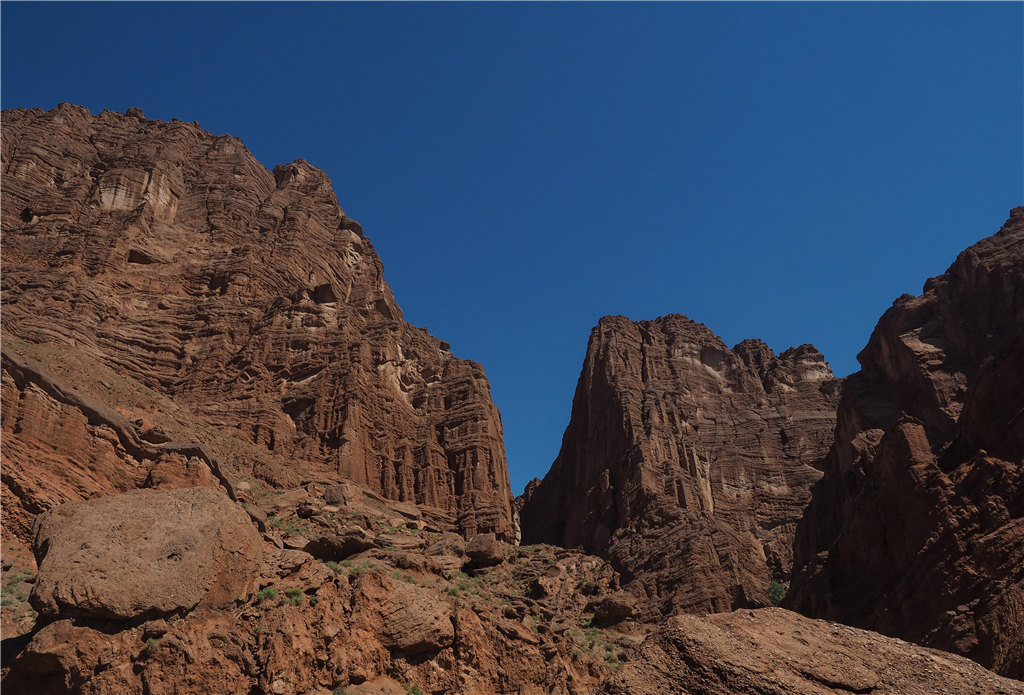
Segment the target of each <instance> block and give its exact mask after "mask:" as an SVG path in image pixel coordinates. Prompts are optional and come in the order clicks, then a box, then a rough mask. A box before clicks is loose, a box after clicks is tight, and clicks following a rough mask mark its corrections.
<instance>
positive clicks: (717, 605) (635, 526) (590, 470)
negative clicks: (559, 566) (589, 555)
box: [521, 315, 840, 617]
mask: <svg viewBox="0 0 1024 695" xmlns="http://www.w3.org/2000/svg"><path fill="white" fill-rule="evenodd" d="M839 391H840V381H839V380H838V379H836V378H835V377H833V375H832V372H831V370H830V369H829V367H828V364H827V363H826V362H825V360H824V358H823V356H822V355H821V353H819V352H818V351H817V350H816V349H814V347H812V346H810V345H804V346H801V347H798V348H791V349H789V350H787V351H785V352H783V353H782V354H781V355H775V354H774V353H773V352H772V350H771V349H770V348H769V347H768V346H767V345H765V344H764V343H762V342H760V341H757V340H745V341H743V342H742V343H740V344H738V345H736V346H735V347H734V348H733V349H732V350H730V349H729V348H728V347H726V345H725V344H724V343H723V342H722V340H721V339H720V338H718V337H717V336H716V335H714V334H713V333H712V332H711V331H710V330H708V329H707V328H706V327H705V326H704V325H702V324H699V323H695V322H694V321H691V320H690V319H688V318H686V317H685V316H679V315H672V316H665V317H662V318H659V319H657V320H655V321H640V322H633V321H630V320H629V319H627V318H625V317H622V316H614V317H605V318H603V319H601V321H600V323H599V324H598V325H597V327H596V328H594V330H593V332H592V333H591V336H590V343H589V345H588V347H587V355H586V359H585V360H584V364H583V371H582V373H581V375H580V379H579V383H578V385H577V387H576V396H575V398H574V400H573V408H572V417H571V419H570V423H569V426H568V427H567V428H566V431H565V434H564V436H563V439H562V448H561V451H560V452H559V455H558V458H557V459H556V460H555V462H554V464H553V465H552V467H551V471H550V472H549V473H548V474H547V476H545V478H544V480H543V482H542V483H541V484H540V485H533V486H531V488H530V490H529V492H530V495H529V498H528V499H526V500H524V505H523V508H522V511H521V517H522V527H523V542H525V543H530V542H536V541H544V542H548V543H555V544H560V545H563V546H565V547H576V546H581V547H583V548H584V549H586V550H587V551H588V552H593V553H595V554H600V555H602V556H603V557H606V558H608V559H609V560H610V561H611V562H612V564H613V566H615V567H616V569H618V570H619V571H620V572H622V573H623V580H624V582H625V583H626V586H625V588H626V589H627V590H628V591H630V592H631V593H632V594H633V595H634V596H636V597H637V598H638V599H639V600H640V604H641V606H643V610H644V611H645V615H647V616H649V617H652V616H656V615H661V614H670V613H678V612H705V611H712V612H718V611H727V610H731V609H733V608H737V607H744V606H751V605H767V604H768V595H767V590H768V587H769V584H770V581H771V580H772V579H776V580H780V581H786V580H788V577H789V573H790V570H791V567H792V551H791V548H792V541H793V533H794V530H795V528H796V523H797V521H798V520H799V518H800V515H801V514H802V512H803V508H804V506H805V505H806V504H807V501H808V500H809V498H810V488H811V486H812V485H813V484H814V483H815V481H817V480H818V479H819V478H820V477H821V472H820V470H819V469H820V466H821V464H822V459H823V458H824V456H825V454H826V453H827V451H828V446H829V444H830V442H831V440H832V430H833V426H834V423H835V408H836V404H837V402H838V399H839Z"/></svg>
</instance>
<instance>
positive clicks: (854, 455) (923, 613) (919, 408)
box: [788, 208, 1024, 678]
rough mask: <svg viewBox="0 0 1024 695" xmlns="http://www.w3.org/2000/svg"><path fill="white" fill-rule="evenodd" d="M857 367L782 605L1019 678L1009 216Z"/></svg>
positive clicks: (1023, 594) (1020, 437)
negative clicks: (967, 659) (952, 654)
mask: <svg viewBox="0 0 1024 695" xmlns="http://www.w3.org/2000/svg"><path fill="white" fill-rule="evenodd" d="M858 359H859V360H860V363H861V367H862V369H861V371H859V372H857V373H856V374H853V375H851V376H850V377H848V378H847V380H846V386H845V388H844V394H843V398H842V401H841V403H840V406H839V412H838V421H837V424H836V435H835V443H834V445H833V447H832V449H831V451H830V452H829V456H828V459H827V463H826V467H825V476H824V478H823V479H822V480H821V482H820V484H819V485H818V486H817V488H816V489H815V491H814V495H813V500H812V502H811V504H810V505H809V507H808V509H807V512H806V514H805V516H804V519H803V521H802V522H801V524H800V527H799V529H798V533H797V538H796V546H795V562H796V566H797V567H798V568H799V569H800V572H798V573H797V574H796V576H795V578H794V582H793V586H792V589H791V592H790V594H791V595H790V597H789V598H788V605H791V606H793V607H794V608H796V609H798V610H800V611H802V612H804V613H806V614H807V615H810V616H812V617H821V618H828V619H831V620H838V621H842V622H845V623H848V624H850V625H855V626H857V627H863V628H867V629H871V630H877V631H879V632H882V633H884V634H887V635H892V636H896V637H901V638H903V639H908V640H911V641H914V642H917V643H920V644H924V645H927V646H933V647H937V648H941V649H946V650H949V651H952V652H955V653H958V654H962V655H965V656H968V657H970V658H972V659H975V660H976V661H978V662H979V663H981V664H982V665H984V666H989V667H991V668H993V669H994V670H996V671H997V672H999V673H1002V674H1004V675H1009V676H1011V677H1014V678H1024V608H1022V606H1024V521H1022V517H1024V208H1016V209H1014V210H1013V211H1012V212H1011V217H1010V219H1009V220H1008V221H1007V223H1006V224H1005V225H1004V226H1003V228H1002V230H1000V232H999V233H998V234H996V235H994V236H992V237H989V238H988V239H984V240H982V241H980V242H978V243H977V244H975V245H974V246H972V247H970V248H969V249H967V250H966V251H964V252H963V253H961V254H960V255H959V256H958V257H957V260H956V261H955V262H954V263H953V265H952V266H950V268H949V270H947V271H946V273H945V274H943V275H941V276H939V277H937V278H932V279H931V280H929V281H928V282H927V283H926V284H925V287H924V294H923V295H921V296H920V297H912V296H910V295H903V296H902V297H900V298H899V299H897V300H896V301H895V302H894V303H893V306H892V307H891V308H890V309H889V310H888V311H886V312H885V314H884V315H883V316H882V318H881V320H880V321H879V322H878V326H877V327H876V328H875V331H874V333H873V334H872V335H871V339H870V341H868V344H867V347H865V348H864V350H863V351H862V352H861V353H860V355H858Z"/></svg>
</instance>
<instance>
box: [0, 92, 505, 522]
mask: <svg viewBox="0 0 1024 695" xmlns="http://www.w3.org/2000/svg"><path fill="white" fill-rule="evenodd" d="M0 136H2V153H0V154H2V157H0V165H2V170H3V186H2V196H3V198H2V206H0V210H2V218H0V229H2V233H3V237H2V244H3V266H4V272H3V279H2V290H3V338H4V346H5V349H7V354H8V355H9V356H15V357H16V356H17V355H19V354H20V355H21V356H22V357H23V358H24V359H27V360H30V361H32V362H33V364H37V365H39V366H40V367H41V368H44V369H46V370H49V372H51V373H53V374H55V375H57V376H63V377H66V378H68V379H70V383H72V384H73V386H74V388H75V389H77V392H78V393H79V394H81V395H84V396H87V397H89V398H92V399H94V400H96V401H98V402H100V403H101V404H103V405H105V406H106V407H107V408H108V409H112V410H113V411H116V412H118V413H120V414H121V415H122V416H124V418H126V419H127V421H128V422H129V423H132V425H131V428H134V431H133V432H131V433H128V432H117V431H116V429H117V428H116V427H112V425H111V422H110V418H106V419H104V418H97V417H95V416H94V415H93V414H91V412H92V411H90V412H86V411H89V408H86V409H85V410H82V408H80V407H79V406H78V405H75V404H71V403H68V402H65V401H66V399H61V398H60V397H58V396H57V395H55V394H54V393H52V392H48V391H47V389H46V388H40V386H39V385H38V384H36V383H35V382H34V381H32V379H26V378H14V377H12V376H11V375H9V374H8V375H6V376H5V377H4V391H3V393H4V402H3V428H4V430H3V433H4V456H5V461H4V464H5V465H4V472H3V485H4V488H3V493H4V496H5V504H4V509H3V515H4V517H3V520H4V527H5V533H7V532H11V533H14V534H15V535H18V536H19V537H21V538H22V539H23V540H24V539H25V538H26V536H27V533H28V528H29V527H30V525H31V519H32V517H33V516H34V515H35V514H38V513H40V512H41V511H43V510H45V509H48V508H49V507H51V506H53V505H54V504H57V503H60V502H65V501H71V500H76V499H85V498H89V497H93V496H97V495H105V494H111V493H113V492H123V491H125V490H128V489H132V488H134V487H139V486H141V485H143V484H145V483H146V480H147V478H149V477H151V476H152V475H155V474H154V467H156V466H161V465H162V466H164V468H166V467H167V466H169V465H172V464H169V463H163V464H162V463H160V461H161V457H166V456H167V455H170V454H171V453H172V452H166V451H157V450H156V449H154V448H153V447H152V446H147V447H143V448H138V447H137V446H136V447H134V448H133V447H132V446H131V444H130V442H129V441H128V439H131V438H132V437H136V438H138V439H141V440H144V441H145V442H148V444H150V445H152V444H166V443H168V442H190V443H193V444H195V445H197V446H199V445H201V446H202V447H205V448H204V449H203V451H204V452H205V453H204V454H203V456H200V458H201V459H202V460H203V461H205V462H206V464H207V467H210V464H211V463H212V459H214V458H216V459H217V460H218V462H219V464H218V466H216V467H217V468H218V469H219V470H220V472H221V473H223V475H224V476H227V478H230V479H231V480H236V481H237V480H238V479H240V478H242V477H247V478H251V479H253V480H255V481H260V483H261V484H265V485H267V486H270V487H276V488H290V487H294V486H297V485H300V484H305V483H310V482H318V483H323V484H329V483H332V482H338V481H341V480H349V481H353V482H355V483H358V484H359V485H361V486H363V487H365V488H367V489H369V490H371V491H374V492H376V493H378V494H380V495H382V496H384V497H386V498H388V499H393V500H399V501H404V502H409V503H415V504H419V505H424V506H426V507H430V508H432V509H434V510H436V513H437V514H438V515H440V516H444V517H446V522H447V523H448V524H449V525H450V526H452V527H454V528H456V529H458V530H459V531H460V532H461V533H463V534H464V535H466V536H472V535H474V534H476V533H486V532H493V533H496V534H498V536H499V537H501V538H505V539H514V538H515V535H516V526H515V519H514V511H513V508H512V497H511V494H510V490H509V483H508V474H507V469H506V462H505V454H504V444H503V438H502V429H501V419H500V416H499V414H498V411H497V409H496V408H495V406H494V404H493V403H492V402H491V399H490V395H489V385H488V383H487V379H486V377H485V375H484V371H483V369H482V368H481V367H480V365H478V364H476V363H473V362H469V361H466V360H460V359H456V358H454V357H453V356H452V355H451V352H450V346H449V345H448V344H447V343H445V342H443V341H441V340H438V339H437V338H434V337H433V336H431V335H430V334H428V333H427V331H426V330H425V329H422V328H415V327H413V326H410V325H409V324H407V323H405V322H404V321H403V320H402V313H401V310H400V309H399V307H398V305H397V303H396V302H395V298H394V297H393V296H392V293H391V290H390V288H389V287H388V285H387V283H386V282H385V281H384V278H383V265H382V263H381V261H380V259H379V258H378V256H377V254H376V253H375V251H374V249H373V246H372V245H371V243H370V241H369V239H367V238H366V237H365V236H364V235H363V232H362V229H361V227H360V225H359V224H358V223H356V222H355V221H353V220H351V219H349V218H348V217H346V216H345V214H344V212H343V211H342V210H341V208H340V207H339V206H338V203H337V199H336V197H335V194H334V192H333V191H332V189H331V184H330V181H329V180H328V178H327V176H326V175H325V174H324V172H322V171H320V170H319V169H316V168H315V167H312V166H310V165H309V164H307V163H306V162H305V161H303V160H298V161H296V162H293V163H291V164H288V165H283V166H278V167H276V168H275V169H274V171H273V172H270V171H267V170H266V169H265V168H264V167H263V166H262V165H260V164H259V163H258V162H257V161H256V160H255V159H254V158H253V156H252V155H251V154H250V153H249V152H248V151H247V150H246V149H245V147H244V146H243V145H242V143H241V142H240V141H239V140H237V139H235V138H232V137H230V136H227V135H224V136H220V137H217V136H213V135H211V134H210V133H207V132H206V131H204V130H202V129H201V128H200V127H199V126H198V124H191V123H184V122H178V121H175V122H171V123H163V122H160V121H149V120H146V118H145V116H144V115H143V114H142V112H141V111H139V110H138V109H130V110H129V113H128V114H118V113H111V112H108V111H104V112H103V113H102V114H100V115H99V116H92V115H90V114H89V112H88V111H87V110H85V109H83V108H81V107H76V106H70V105H67V104H61V105H60V106H58V107H56V108H55V109H53V110H51V111H50V112H48V113H43V112H42V111H41V110H39V109H34V110H30V111H27V110H23V109H19V110H14V111H5V112H4V113H3V129H2V133H0ZM8 362H9V360H8ZM5 364H6V362H5ZM5 368H6V367H5ZM92 410H95V409H92ZM191 451H193V453H194V452H197V451H199V449H197V448H195V447H193V450H191ZM187 453H188V452H186V454H187ZM191 458H195V457H194V456H191V455H185V456H184V462H178V464H174V465H177V466H178V468H181V466H185V465H187V463H188V461H189V460H190V459H191ZM172 467H173V466H172ZM178 474H181V472H180V471H179V473H178ZM178 474H176V475H178ZM227 484H228V485H230V481H229V482H228V483H227Z"/></svg>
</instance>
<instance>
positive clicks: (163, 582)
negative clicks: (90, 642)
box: [30, 487, 263, 620]
mask: <svg viewBox="0 0 1024 695" xmlns="http://www.w3.org/2000/svg"><path fill="white" fill-rule="evenodd" d="M34 531H35V533H34V536H33V539H32V545H33V550H34V551H35V554H36V560H37V562H38V564H39V576H38V579H37V580H36V582H35V586H34V588H33V589H32V595H31V597H30V601H31V603H32V606H33V607H34V608H35V609H36V610H37V611H38V612H39V615H40V616H41V617H42V618H43V619H44V620H48V619H49V620H52V619H56V618H103V619H109V620H132V619H136V618H143V617H148V618H162V617H166V616H168V615H172V614H183V613H187V612H189V611H191V610H193V609H194V608H196V606H198V605H200V604H203V605H204V606H208V607H214V608H223V607H229V606H232V605H233V604H234V603H235V602H239V601H241V602H244V601H245V600H246V599H248V598H249V597H250V596H251V595H252V594H253V593H254V592H255V590H256V587H255V583H256V577H257V573H258V570H259V565H260V557H261V555H262V551H263V541H262V539H261V538H260V536H259V534H258V533H257V532H256V530H255V529H254V528H253V527H252V524H251V522H250V521H249V517H248V515H246V513H245V512H244V511H243V510H242V509H241V508H240V507H239V506H238V505H237V504H235V503H233V502H232V501H231V500H230V499H228V498H227V497H226V496H225V495H224V494H222V493H221V492H219V491H217V490H213V489H210V488H202V487H191V488H183V489H177V490H132V491H131V492H126V493H124V494H121V495H112V496H109V497H100V498H97V499H94V500H87V501H84V502H69V503H67V504H62V505H60V506H58V507H55V508H54V509H52V510H50V511H48V512H46V513H45V514H41V515H40V516H38V517H36V522H35V529H34Z"/></svg>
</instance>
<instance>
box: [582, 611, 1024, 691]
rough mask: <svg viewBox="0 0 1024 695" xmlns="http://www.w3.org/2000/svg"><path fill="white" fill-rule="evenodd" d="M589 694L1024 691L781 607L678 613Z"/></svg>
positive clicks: (951, 659)
mask: <svg viewBox="0 0 1024 695" xmlns="http://www.w3.org/2000/svg"><path fill="white" fill-rule="evenodd" d="M595 692H597V693H603V694H605V695H613V694H615V695H627V694H628V695H655V694H657V695H661V693H676V692H684V693H689V692H695V693H696V692H699V693H706V694H707V695H735V694H737V693H749V694H750V695H754V694H755V693H757V694H760V693H779V694H780V695H781V694H782V693H785V694H786V695H790V694H793V695H812V694H813V695H819V694H823V693H847V692H849V693H877V694H879V695H884V694H886V693H891V694H892V695H896V693H900V694H901V695H933V694H934V693H949V694H950V695H977V694H978V693H991V694H993V695H994V694H995V693H1005V694H1006V695H1010V694H1018V693H1024V684H1022V683H1020V682H1019V681H1013V680H1009V679H1007V678H1000V677H999V676H997V675H995V674H993V673H992V672H990V671H986V670H985V669H983V668H982V667H980V666H978V665H977V664H975V663H973V662H971V661H968V660H967V659H964V658H961V657H958V656H953V655H951V654H947V653H944V652H939V651H935V650H932V649H925V648H922V647H918V646H915V645H913V644H908V643H907V642H903V641H901V640H898V639H891V638H887V637H883V636H881V635H878V634H875V633H872V632H866V631H863V630H856V629H853V628H850V627H846V626H845V625H836V624H834V623H827V622H824V621H818V620H808V619H807V618H804V617H802V616H800V615H797V614H796V613H790V612H789V611H784V610H782V609H779V608H764V609H761V610H756V611H751V610H740V611H735V612H733V613H723V614H719V615H712V616H708V617H706V618H700V617H697V616H692V615H678V616H675V617H672V618H669V620H668V621H666V623H665V624H664V626H662V627H661V628H660V629H659V630H658V631H657V632H656V633H654V634H653V635H651V636H650V637H648V638H647V640H646V641H645V642H644V645H643V647H642V648H641V650H640V652H639V654H637V655H636V656H634V657H633V658H631V659H630V660H629V662H628V663H627V664H626V665H625V666H623V667H622V669H621V670H619V671H618V673H616V674H615V675H613V676H611V677H610V678H609V679H608V680H607V681H605V682H604V683H603V684H602V685H601V687H599V688H598V689H597V690H596V691H595Z"/></svg>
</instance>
